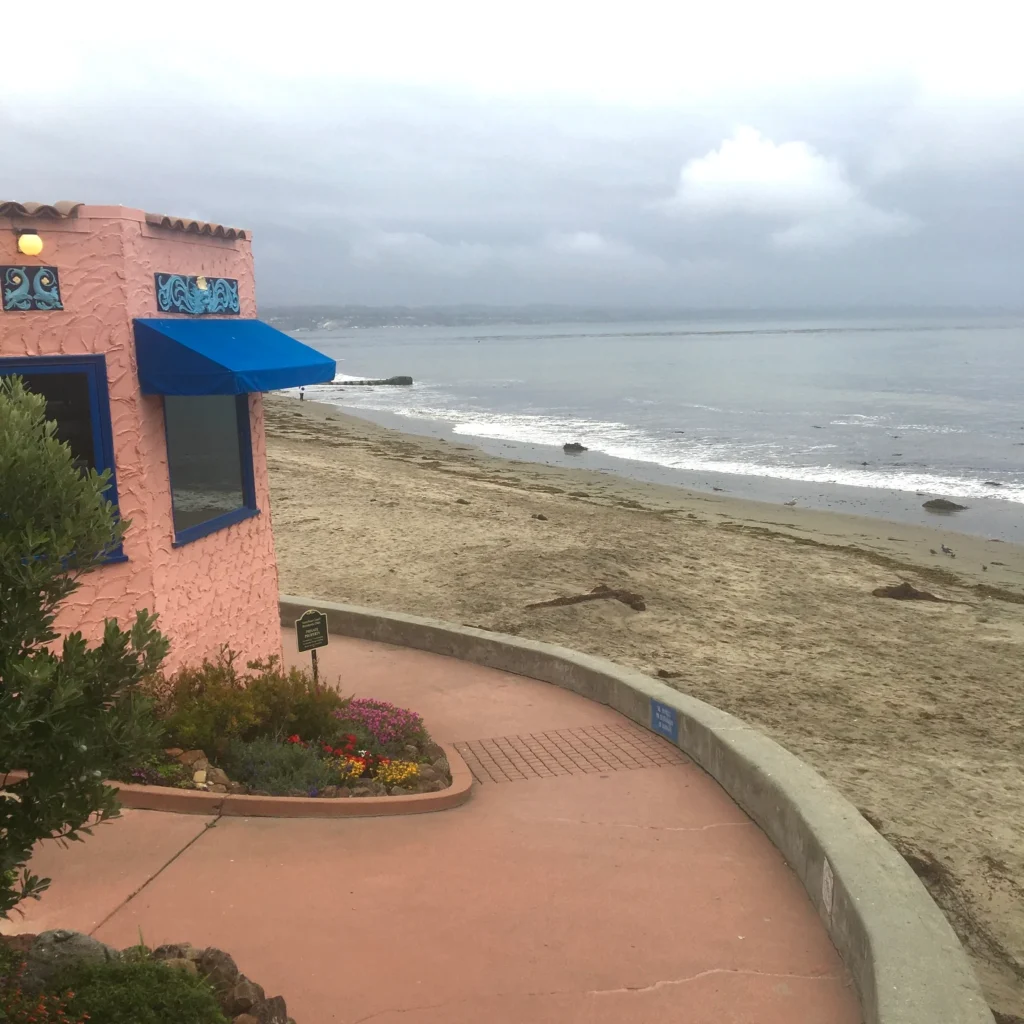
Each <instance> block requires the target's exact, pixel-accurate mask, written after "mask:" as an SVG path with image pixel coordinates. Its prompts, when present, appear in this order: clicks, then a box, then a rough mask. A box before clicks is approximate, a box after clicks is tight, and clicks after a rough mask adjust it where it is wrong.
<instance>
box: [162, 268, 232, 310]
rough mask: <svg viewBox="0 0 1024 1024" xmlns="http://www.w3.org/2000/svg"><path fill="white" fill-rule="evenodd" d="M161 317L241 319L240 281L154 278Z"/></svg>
mask: <svg viewBox="0 0 1024 1024" xmlns="http://www.w3.org/2000/svg"><path fill="white" fill-rule="evenodd" d="M153 276H154V277H155V278H156V308H157V311H158V312H160V313H191V314H192V315H193V316H203V315H205V314H207V313H233V314H234V315H236V316H237V315H238V312H239V307H238V281H236V280H235V279H234V278H231V277H201V276H200V277H189V276H187V275H185V274H154V275H153Z"/></svg>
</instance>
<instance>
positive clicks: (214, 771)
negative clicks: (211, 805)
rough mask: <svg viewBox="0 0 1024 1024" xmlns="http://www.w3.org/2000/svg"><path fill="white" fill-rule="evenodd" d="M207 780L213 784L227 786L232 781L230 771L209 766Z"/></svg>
mask: <svg viewBox="0 0 1024 1024" xmlns="http://www.w3.org/2000/svg"><path fill="white" fill-rule="evenodd" d="M206 781H207V782H209V783H210V784H211V785H213V786H227V785H230V783H231V780H230V779H229V778H228V773H227V772H226V771H224V769H223V768H207V769H206Z"/></svg>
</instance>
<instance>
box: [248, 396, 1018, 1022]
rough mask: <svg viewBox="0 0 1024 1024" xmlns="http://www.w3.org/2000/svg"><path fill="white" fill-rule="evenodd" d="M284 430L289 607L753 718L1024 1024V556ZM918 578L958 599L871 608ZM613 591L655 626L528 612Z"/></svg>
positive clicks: (973, 540)
mask: <svg viewBox="0 0 1024 1024" xmlns="http://www.w3.org/2000/svg"><path fill="white" fill-rule="evenodd" d="M267 434H268V450H269V461H270V473H271V485H272V501H273V507H272V516H273V526H274V536H275V540H276V544H277V551H278V558H279V566H280V574H281V590H282V591H284V592H286V593H292V594H304V595H306V594H308V595H313V596H319V597H323V598H328V599H332V600H337V601H344V602H349V603H353V604H360V605H371V606H376V607H380V608H387V609H391V610H395V611H402V612H409V613H413V614H420V615H427V616H433V617H436V618H441V619H447V620H450V621H453V622H461V623H465V624H468V625H473V626H479V627H483V628H485V629H491V630H497V631H501V632H506V633H512V634H516V635H520V636H526V637H533V638H536V639H540V640H547V641H551V642H554V643H558V644H563V645H565V646H568V647H573V648H576V649H577V650H580V651H586V652H590V653H594V654H599V655H602V656H604V657H607V658H611V659H613V660H615V661H618V662H620V663H622V664H625V665H630V666H632V667H635V668H637V669H639V670H641V671H644V672H647V673H649V674H651V675H659V676H661V677H662V678H665V679H666V681H667V682H669V684H670V685H672V686H675V687H677V688H678V689H680V690H683V691H685V692H687V693H690V694H693V695H694V696H696V697H699V698H701V699H702V700H706V701H708V702H710V703H711V704H714V705H716V706H718V707H720V708H723V709H724V710H726V711H729V712H732V713H734V714H736V715H739V716H740V717H742V718H744V719H746V720H747V721H749V722H751V723H752V724H754V725H756V726H758V727H759V728H761V729H763V730H764V731H765V732H766V733H768V734H769V735H771V736H772V737H773V738H774V739H776V740H777V741H778V742H780V743H781V744H783V745H784V746H785V747H787V748H789V749H790V750H792V751H793V752H794V753H796V754H797V755H799V756H801V757H803V758H805V759H806V760H807V761H808V762H809V763H810V764H812V765H813V766H814V767H815V768H817V769H818V770H819V771H820V772H822V774H823V775H825V776H826V777H827V778H828V779H829V780H830V781H831V782H832V783H834V784H835V785H836V786H837V787H838V788H839V789H840V790H841V791H842V792H843V793H845V794H846V796H847V797H849V799H850V800H852V801H853V803H854V804H856V805H857V807H859V808H860V809H861V811H862V813H864V815H865V817H867V818H868V820H869V821H871V822H872V824H873V825H874V826H875V827H876V828H878V829H879V830H880V831H881V832H882V834H883V835H884V836H885V837H886V838H887V839H888V840H889V841H890V842H891V843H892V844H893V845H894V846H895V847H896V848H897V849H898V850H899V851H900V852H901V853H903V854H904V856H905V857H907V859H908V860H909V861H910V863H911V865H912V866H913V867H914V868H915V870H916V871H917V872H918V874H919V875H920V876H921V877H922V879H923V881H924V882H925V884H926V885H927V886H928V888H929V890H930V891H931V892H932V895H933V896H934V898H935V899H936V900H937V902H938V903H939V904H940V905H941V906H942V908H943V909H944V910H945V912H946V914H947V916H948V917H949V918H950V920H951V922H952V923H953V926H954V927H955V929H956V930H957V933H958V934H959V936H960V938H961V939H962V941H963V942H964V944H965V945H966V947H967V948H968V951H969V952H970V954H971V956H972V958H973V962H974V965H975V968H976V970H977V972H978V975H979V978H980V980H981V983H982V985H983V987H984V988H985V990H986V993H987V995H988V999H989V1002H990V1004H991V1005H992V1007H993V1009H995V1010H997V1011H999V1012H1000V1013H1003V1014H1006V1016H1005V1017H1004V1018H1002V1020H1004V1021H1013V1020H1016V1019H1017V1018H1024V830H1022V828H1021V820H1022V811H1021V808H1024V699H1022V697H1024V668H1022V666H1024V547H1020V546H1016V545H1013V544H1009V543H1003V542H999V541H992V540H985V539H983V538H978V537H969V536H966V535H962V534H959V533H956V532H955V531H954V530H953V529H945V528H944V527H947V526H949V527H951V526H952V525H953V523H952V522H951V521H950V520H948V519H939V518H937V520H936V524H937V525H936V527H935V528H926V527H919V526H908V525H902V524H897V523H891V522H885V521H882V520H875V519H867V518H858V517H856V516H848V515H842V514H839V513H830V512H822V511H815V510H810V509H801V508H799V507H797V508H786V507H780V506H774V505H766V504H759V503H756V502H749V501H744V500H741V499H736V498H731V497H729V496H723V495H719V494H710V495H709V494H699V493H692V492H688V491H684V490H681V489H678V488H672V487H663V486H657V485H652V484H643V483H636V482H633V481H630V480H626V479H622V478H617V477H613V476H610V475H607V474H603V473H596V472H588V471H587V470H585V469H564V468H553V467H547V466H543V465H539V464H535V463H521V462H512V461H507V460H502V459H499V458H495V457H492V456H489V455H486V454H484V453H483V452H481V451H479V450H478V449H475V448H474V447H473V446H472V444H471V442H466V443H459V444H456V443H451V442H446V441H444V440H438V439H433V438H424V437H416V436H411V435H407V434H402V433H398V432H396V431H392V430H388V429H385V428H383V427H379V426H376V425H374V424H371V423H369V422H366V421H363V420H359V419H355V418H353V417H350V416H347V415H345V414H343V413H341V412H340V411H339V410H338V409H337V408H335V407H333V406H327V405H320V404H318V403H315V402H302V403H300V402H298V401H296V400H294V399H291V398H285V397H281V396H270V397H268V399H267ZM943 548H947V549H950V551H951V553H945V552H944V550H943ZM901 581H909V582H910V583H912V584H913V585H914V586H915V587H918V588H920V589H922V590H926V591H929V592H930V593H932V594H934V595H935V596H936V597H938V598H940V599H941V600H940V601H938V602H926V601H895V600H889V599H886V598H880V597H875V596H873V595H872V591H873V590H874V589H876V588H879V587H884V586H888V585H891V584H897V583H900V582H901ZM602 584H603V585H606V586H608V587H610V588H613V589H621V590H624V591H628V592H631V593H633V594H637V595H639V596H640V597H642V599H643V604H644V610H642V611H637V610H635V608H634V607H631V606H630V605H629V604H627V603H623V602H622V601H619V600H614V599H602V600H593V601H587V602H585V603H579V604H571V605H567V606H555V607H542V608H534V609H529V608H527V606H528V605H531V604H536V603H538V602H545V601H550V600H553V599H556V598H561V597H571V596H574V595H581V594H585V593H588V592H590V591H592V590H593V589H594V588H595V587H597V586H599V585H602Z"/></svg>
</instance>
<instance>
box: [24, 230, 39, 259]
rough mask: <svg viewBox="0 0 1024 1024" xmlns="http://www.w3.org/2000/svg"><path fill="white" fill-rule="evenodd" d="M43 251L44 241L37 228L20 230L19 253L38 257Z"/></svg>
mask: <svg viewBox="0 0 1024 1024" xmlns="http://www.w3.org/2000/svg"><path fill="white" fill-rule="evenodd" d="M42 251H43V240H42V239H41V238H40V237H39V235H38V234H37V233H36V229H35V228H19V229H18V252H20V253H22V254H23V255H25V256H38V255H39V254H40V253H41V252H42Z"/></svg>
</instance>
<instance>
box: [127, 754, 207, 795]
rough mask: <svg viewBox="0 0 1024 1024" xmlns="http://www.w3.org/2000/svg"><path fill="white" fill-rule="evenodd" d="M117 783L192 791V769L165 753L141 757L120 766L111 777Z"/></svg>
mask: <svg viewBox="0 0 1024 1024" xmlns="http://www.w3.org/2000/svg"><path fill="white" fill-rule="evenodd" d="M110 777H111V778H112V779H114V780H116V781H117V782H130V783H133V784H135V785H141V786H175V787H177V788H178V789H192V788H193V785H192V769H191V768H188V767H186V766H185V765H183V764H180V763H179V762H178V761H175V760H174V758H171V757H168V756H167V755H166V754H164V753H163V752H160V753H156V754H151V755H150V756H148V757H140V758H138V759H136V760H134V761H132V762H130V763H128V764H123V765H119V766H118V767H117V768H116V769H115V770H114V771H113V772H112V773H111V776H110Z"/></svg>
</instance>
